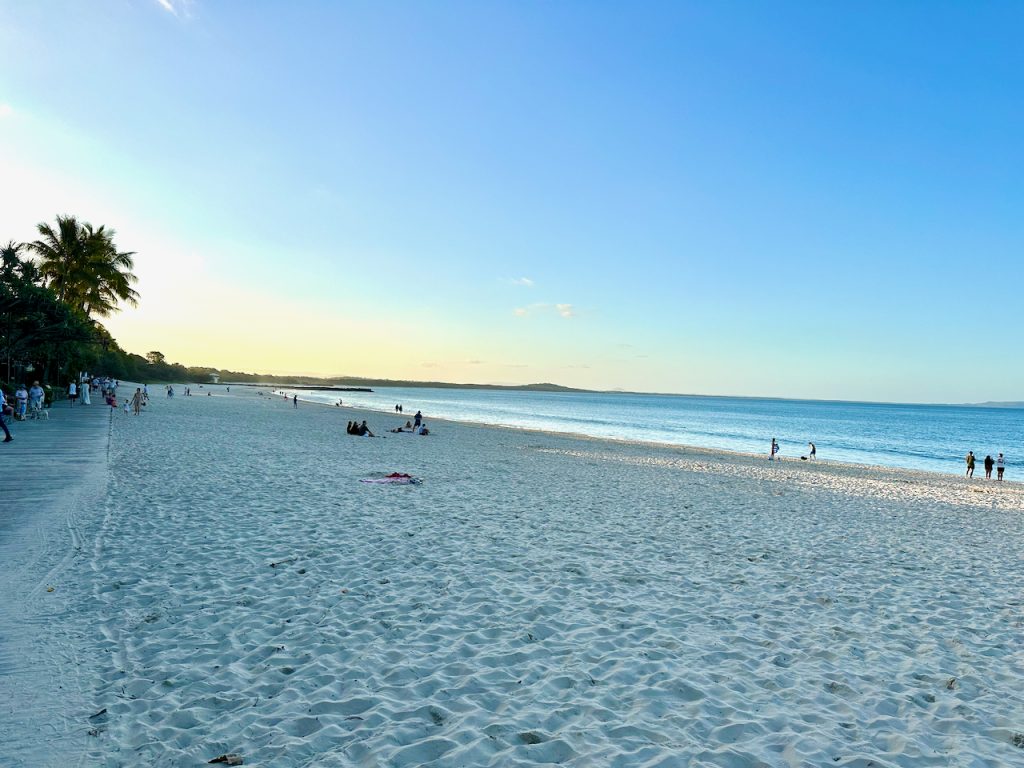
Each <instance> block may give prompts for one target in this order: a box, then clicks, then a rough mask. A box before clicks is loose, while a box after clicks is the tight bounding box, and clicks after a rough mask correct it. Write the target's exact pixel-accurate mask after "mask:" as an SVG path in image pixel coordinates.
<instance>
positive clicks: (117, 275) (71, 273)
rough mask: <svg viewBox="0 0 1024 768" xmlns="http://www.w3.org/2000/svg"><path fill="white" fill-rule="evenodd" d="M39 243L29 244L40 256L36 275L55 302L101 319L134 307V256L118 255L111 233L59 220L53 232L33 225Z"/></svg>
mask: <svg viewBox="0 0 1024 768" xmlns="http://www.w3.org/2000/svg"><path fill="white" fill-rule="evenodd" d="M38 229H39V234H40V236H41V238H40V239H39V240H36V241H35V242H33V243H29V244H28V248H29V250H31V251H33V252H34V253H35V254H36V255H37V256H38V257H39V274H40V275H41V277H42V279H43V282H44V285H45V286H46V287H47V288H49V289H50V290H51V291H53V293H54V294H55V295H56V297H57V298H58V299H59V300H60V301H63V302H65V303H66V304H68V305H69V306H70V307H71V308H72V309H75V310H78V311H80V312H82V313H83V314H85V315H86V316H87V317H90V316H92V315H96V316H99V317H106V316H108V315H110V314H111V313H113V312H115V311H116V310H117V305H118V303H119V302H121V301H123V302H126V303H127V304H129V305H132V306H135V305H136V304H137V303H138V298H139V295H138V293H137V292H136V291H135V289H134V288H132V286H133V285H134V284H135V282H136V281H137V279H138V278H136V277H135V275H134V274H133V273H132V269H133V268H134V266H135V264H134V261H133V260H132V256H134V255H135V254H133V253H128V252H122V251H118V250H117V246H115V245H114V230H112V229H110V230H108V229H106V228H105V227H100V228H99V229H95V228H94V227H93V226H92V224H88V223H79V221H78V220H77V219H76V218H75V217H74V216H58V217H57V227H56V229H54V228H53V227H51V226H50V225H49V224H46V223H43V224H40V225H39V226H38Z"/></svg>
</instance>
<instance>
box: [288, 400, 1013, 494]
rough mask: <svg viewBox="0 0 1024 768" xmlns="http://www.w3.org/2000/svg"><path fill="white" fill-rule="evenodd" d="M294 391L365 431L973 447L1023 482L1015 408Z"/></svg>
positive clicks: (924, 458)
mask: <svg viewBox="0 0 1024 768" xmlns="http://www.w3.org/2000/svg"><path fill="white" fill-rule="evenodd" d="M282 391H288V390H282ZM297 394H298V395H299V399H300V400H309V401H315V402H323V403H336V402H337V401H338V399H339V398H341V399H343V400H344V403H345V405H352V406H355V407H359V408H367V409H370V410H377V411H382V412H383V413H386V414H389V415H388V416H387V417H386V418H385V417H384V416H382V417H381V419H380V423H379V424H371V427H374V428H379V427H383V428H386V429H390V428H391V427H392V426H397V425H398V424H399V423H404V421H405V420H406V419H411V418H412V416H413V414H415V413H416V411H417V409H419V410H421V411H422V412H423V414H424V420H425V421H426V423H427V424H428V426H429V424H430V420H431V418H433V417H437V418H445V419H457V420H460V421H469V422H476V423H480V424H496V425H501V426H506V427H520V428H528V429H543V430H550V431H554V432H568V433H572V434H579V435H588V436H591V437H610V438H617V439H626V440H643V441H651V442H657V443H666V444H670V445H690V446H699V447H705V448H723V449H726V450H730V451H743V452H747V453H763V454H764V455H765V457H767V455H768V448H769V445H770V444H771V439H772V438H773V437H775V438H776V439H777V440H778V441H779V444H780V445H781V449H782V456H783V457H784V458H788V459H796V458H799V457H800V456H801V455H806V454H807V452H808V446H807V444H808V442H809V441H813V442H814V443H815V445H816V446H817V449H818V459H819V460H834V461H843V462H850V463H854V464H869V465H883V466H891V467H904V468H907V469H924V470H931V471H936V472H947V473H963V471H964V469H965V465H964V456H965V455H966V453H967V451H968V450H973V451H974V453H975V455H976V456H977V457H978V468H977V470H976V471H975V476H982V477H983V476H984V469H983V465H982V462H983V460H984V458H985V455H986V454H991V455H992V456H993V458H994V457H995V456H996V455H997V454H998V453H999V452H1000V451H1002V452H1003V453H1004V454H1005V456H1006V461H1007V479H1011V480H1012V479H1017V480H1020V479H1024V409H1021V408H988V407H972V406H949V405H900V404H887V403H847V402H832V401H820V400H777V399H761V398H741V397H691V396H681V395H634V394H619V393H590V392H585V393H584V392H515V391H504V390H476V389H431V388H403V387H382V388H379V389H375V390H374V391H373V392H328V391H318V390H305V391H301V390H300V391H298V393H297ZM396 403H401V404H402V405H403V407H404V409H405V412H404V415H403V416H402V417H399V416H398V414H396V413H395V412H394V407H395V404H396ZM1018 467H1019V468H1020V469H1017V468H1018ZM994 474H995V473H994V472H993V475H994Z"/></svg>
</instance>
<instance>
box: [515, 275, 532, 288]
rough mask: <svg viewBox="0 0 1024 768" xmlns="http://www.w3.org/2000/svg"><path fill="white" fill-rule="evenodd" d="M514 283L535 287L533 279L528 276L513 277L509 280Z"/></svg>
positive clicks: (525, 286)
mask: <svg viewBox="0 0 1024 768" xmlns="http://www.w3.org/2000/svg"><path fill="white" fill-rule="evenodd" d="M509 282H510V283H512V285H521V286H523V287H524V288H533V280H531V279H530V278H528V277H513V278H512V279H511V280H509Z"/></svg>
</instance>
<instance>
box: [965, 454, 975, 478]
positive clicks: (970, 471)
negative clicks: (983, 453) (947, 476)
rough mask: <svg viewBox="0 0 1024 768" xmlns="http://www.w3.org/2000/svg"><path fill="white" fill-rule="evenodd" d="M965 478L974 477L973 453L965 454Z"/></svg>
mask: <svg viewBox="0 0 1024 768" xmlns="http://www.w3.org/2000/svg"><path fill="white" fill-rule="evenodd" d="M966 460H967V477H974V451H968V452H967V459H966Z"/></svg>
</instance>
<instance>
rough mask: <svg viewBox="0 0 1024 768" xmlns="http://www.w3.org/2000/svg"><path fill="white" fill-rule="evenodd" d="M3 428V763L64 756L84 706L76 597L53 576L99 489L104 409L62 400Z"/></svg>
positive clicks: (77, 538) (103, 474) (74, 547)
mask: <svg viewBox="0 0 1024 768" xmlns="http://www.w3.org/2000/svg"><path fill="white" fill-rule="evenodd" d="M11 431H12V432H13V433H14V437H15V439H14V441H13V442H11V443H7V444H5V445H0V449H2V451H0V473H2V477H3V479H2V483H3V485H2V492H0V563H3V567H0V733H3V734H4V739H3V740H4V746H3V761H4V762H3V764H4V765H5V766H11V768H17V767H18V766H23V765H55V764H65V765H72V764H74V763H73V762H72V756H76V755H79V754H81V753H82V751H83V745H84V743H85V741H86V740H87V739H88V734H87V732H88V730H89V726H88V714H89V713H87V712H85V711H84V708H85V707H86V705H85V703H84V702H85V701H86V697H85V696H84V695H83V694H82V686H81V685H79V683H78V679H79V678H78V675H79V661H80V660H79V659H78V658H76V653H75V651H74V649H75V648H76V647H77V646H78V645H79V643H78V642H76V640H75V638H74V637H72V636H71V635H73V634H74V633H75V632H76V631H77V630H76V626H77V622H74V621H67V620H66V619H67V618H68V615H69V613H73V612H75V610H76V606H75V601H76V598H75V596H74V595H73V594H72V593H71V592H70V591H68V590H64V589H62V581H61V576H62V574H63V573H64V572H66V571H67V570H68V569H69V568H72V569H73V568H74V567H75V561H76V560H78V559H80V558H82V557H83V553H82V549H83V548H82V543H83V538H82V536H81V534H80V530H79V522H78V520H79V515H80V514H81V512H82V510H83V509H87V508H88V507H89V506H90V505H91V504H95V503H98V502H99V500H101V499H102V495H103V493H104V492H105V486H106V478H107V448H108V444H109V432H110V409H109V408H108V407H107V406H106V405H103V404H101V403H94V404H93V405H91V406H80V407H75V408H71V407H68V406H67V404H66V403H63V404H61V405H58V406H57V407H55V408H53V409H52V410H51V414H50V419H49V421H31V422H16V423H14V424H12V425H11ZM51 588H52V591H49V590H50V589H51ZM69 713H72V714H79V713H80V714H82V715H83V717H82V718H81V719H78V718H74V717H69ZM65 758H66V762H62V760H64V759H65Z"/></svg>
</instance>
